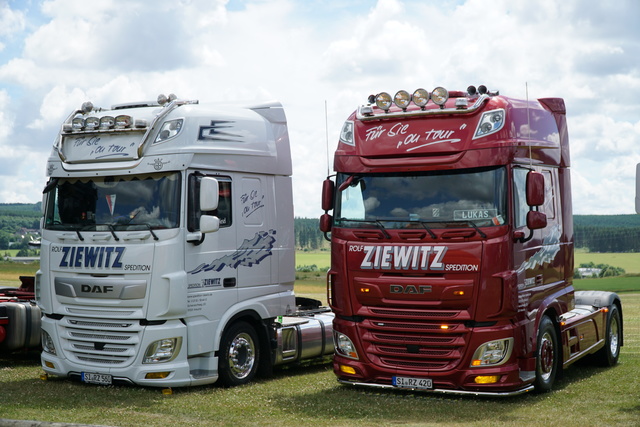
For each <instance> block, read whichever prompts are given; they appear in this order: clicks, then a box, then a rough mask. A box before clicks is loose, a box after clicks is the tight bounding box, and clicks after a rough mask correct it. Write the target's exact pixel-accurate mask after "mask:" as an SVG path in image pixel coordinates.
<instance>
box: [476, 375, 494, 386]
mask: <svg viewBox="0 0 640 427" xmlns="http://www.w3.org/2000/svg"><path fill="white" fill-rule="evenodd" d="M474 381H475V382H476V384H495V383H497V382H498V381H500V375H479V376H477V377H476V378H475V379H474Z"/></svg>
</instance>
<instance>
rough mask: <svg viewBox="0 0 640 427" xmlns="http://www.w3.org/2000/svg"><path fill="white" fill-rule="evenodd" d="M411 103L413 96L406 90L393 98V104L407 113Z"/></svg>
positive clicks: (400, 91)
mask: <svg viewBox="0 0 640 427" xmlns="http://www.w3.org/2000/svg"><path fill="white" fill-rule="evenodd" d="M410 102H411V95H409V92H407V91H406V90H399V91H398V92H396V95H395V96H394V97H393V103H394V104H396V105H397V106H398V108H402V111H406V110H407V107H408V106H409V103H410Z"/></svg>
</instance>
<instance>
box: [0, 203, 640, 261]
mask: <svg viewBox="0 0 640 427" xmlns="http://www.w3.org/2000/svg"><path fill="white" fill-rule="evenodd" d="M40 205H41V203H0V249H7V248H8V247H9V242H14V244H15V242H16V240H17V239H18V237H17V236H16V233H17V232H18V231H19V230H20V229H22V228H27V229H34V230H37V229H38V228H39V227H40V217H41V216H42V213H41V210H40ZM294 221H295V223H294V227H295V245H296V248H297V249H300V250H305V249H306V250H317V249H323V248H325V249H326V248H328V247H329V244H328V242H327V241H326V240H325V238H324V235H323V233H322V232H321V231H320V229H319V223H320V222H319V219H318V218H295V220H294ZM573 223H574V243H575V247H576V248H587V249H588V250H590V251H591V252H640V215H574V216H573ZM19 243H22V242H19Z"/></svg>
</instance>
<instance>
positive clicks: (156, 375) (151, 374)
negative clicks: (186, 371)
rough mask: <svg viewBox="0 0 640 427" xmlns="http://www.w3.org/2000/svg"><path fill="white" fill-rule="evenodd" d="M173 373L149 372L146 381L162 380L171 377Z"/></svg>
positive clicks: (145, 377)
mask: <svg viewBox="0 0 640 427" xmlns="http://www.w3.org/2000/svg"><path fill="white" fill-rule="evenodd" d="M170 373H171V372H147V374H146V375H145V376H144V379H145V380H162V379H165V378H167V377H168V376H169V374H170Z"/></svg>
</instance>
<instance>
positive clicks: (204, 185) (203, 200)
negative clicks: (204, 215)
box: [200, 176, 219, 229]
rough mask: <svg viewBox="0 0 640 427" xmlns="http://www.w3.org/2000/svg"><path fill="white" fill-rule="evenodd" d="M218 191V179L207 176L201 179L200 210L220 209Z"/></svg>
mask: <svg viewBox="0 0 640 427" xmlns="http://www.w3.org/2000/svg"><path fill="white" fill-rule="evenodd" d="M218 192H219V188H218V180H217V179H215V178H212V177H210V176H205V177H203V178H202V180H200V210H201V211H202V212H207V211H214V210H216V209H218ZM201 229H202V227H201Z"/></svg>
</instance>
